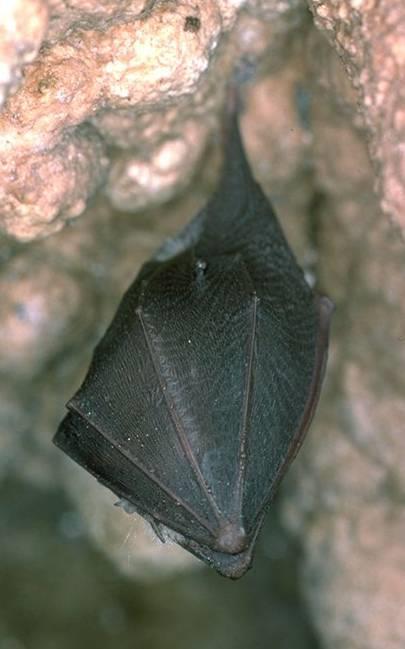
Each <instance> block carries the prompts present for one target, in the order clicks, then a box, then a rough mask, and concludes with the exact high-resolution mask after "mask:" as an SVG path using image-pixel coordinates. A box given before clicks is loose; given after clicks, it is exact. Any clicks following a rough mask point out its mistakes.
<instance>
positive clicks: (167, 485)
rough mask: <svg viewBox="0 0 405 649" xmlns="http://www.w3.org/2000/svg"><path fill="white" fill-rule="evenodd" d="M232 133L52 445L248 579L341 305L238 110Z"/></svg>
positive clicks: (135, 289)
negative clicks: (273, 189)
mask: <svg viewBox="0 0 405 649" xmlns="http://www.w3.org/2000/svg"><path fill="white" fill-rule="evenodd" d="M228 139H229V141H228V144H227V151H226V161H225V166H224V172H223V176H222V180H221V182H220V184H219V187H218V190H217V191H216V193H215V195H214V197H213V198H212V200H211V201H210V202H209V204H208V205H207V206H206V207H205V209H204V210H202V212H201V213H200V214H198V215H197V216H196V217H195V218H194V219H193V221H192V222H191V223H190V224H189V225H188V226H187V227H186V228H185V230H183V232H182V233H180V234H179V235H178V236H177V237H176V238H175V239H172V240H170V241H168V242H166V244H165V245H164V246H163V247H162V248H161V249H160V250H159V252H158V253H157V254H156V255H155V257H154V258H153V259H152V260H151V261H150V262H148V263H147V264H146V265H145V266H144V267H143V268H142V270H141V272H140V274H139V275H138V277H137V278H136V280H135V282H134V283H133V285H132V286H131V287H130V289H129V290H128V292H127V293H126V295H125V296H124V298H123V300H122V302H121V305H120V307H119V309H118V312H117V314H116V316H115V318H114V320H113V322H112V324H111V325H110V327H109V329H108V331H107V333H106V334H105V336H104V338H103V339H102V340H101V342H100V343H99V345H98V347H97V348H96V350H95V354H94V358H93V361H92V364H91V367H90V370H89V373H88V375H87V377H86V379H85V381H84V384H83V385H82V387H81V388H80V390H79V391H78V393H77V394H76V395H75V396H74V397H73V399H72V400H71V401H70V402H69V404H68V409H69V414H68V415H67V416H66V417H65V419H64V420H63V422H62V424H61V425H60V427H59V430H58V432H57V434H56V437H55V442H56V444H57V445H58V446H60V447H61V448H62V449H63V450H64V451H65V452H66V453H67V454H68V455H70V456H71V457H72V458H73V459H74V460H76V461H77V462H78V463H79V464H81V465H83V466H84V467H85V468H86V469H87V470H88V471H90V472H91V473H93V474H94V475H95V476H96V477H97V478H98V479H99V480H100V482H102V483H103V484H105V485H106V486H108V487H109V488H110V489H111V490H112V491H113V492H114V493H116V494H117V495H118V496H119V497H121V498H123V499H124V500H125V501H128V502H129V503H131V505H132V506H133V507H134V509H135V510H136V511H137V512H138V513H139V514H141V515H142V516H144V517H145V518H146V519H147V520H149V521H150V522H151V523H152V524H153V526H154V527H155V529H157V531H158V532H159V533H160V534H161V535H162V534H163V536H164V535H165V534H168V535H169V536H170V537H171V538H173V539H174V540H175V541H177V542H178V543H179V544H180V545H182V546H184V547H185V548H186V549H188V550H189V551H191V552H192V553H194V554H195V555H197V556H198V557H200V558H201V559H203V560H204V561H206V563H208V564H210V565H213V566H214V567H215V568H216V569H217V570H218V571H219V572H220V573H222V574H224V575H226V576H229V577H234V578H235V577H239V576H241V575H242V574H243V573H244V572H245V571H246V570H247V568H248V567H249V566H250V563H251V559H252V550H253V547H254V544H255V540H256V538H257V534H258V531H259V529H260V526H261V523H262V519H263V516H264V513H265V510H266V508H267V506H268V504H269V503H270V501H271V499H272V497H273V495H274V492H275V489H276V487H277V485H278V483H279V481H280V479H281V478H282V476H283V475H284V473H285V471H286V468H287V467H288V465H289V463H290V461H291V460H292V459H293V457H294V456H295V454H296V452H297V450H298V448H299V446H300V443H301V442H302V439H303V436H304V433H305V431H306V429H307V427H308V425H309V423H310V421H311V418H312V415H313V412H314V409H315V407H316V403H317V399H318V395H319V390H320V386H321V382H322V377H323V372H324V367H325V362H326V355H327V339H328V328H329V319H330V314H331V311H332V307H331V302H330V301H329V300H328V299H327V298H320V297H317V296H315V295H314V294H313V293H312V291H311V289H310V288H309V286H308V285H307V283H306V281H305V279H304V275H303V273H302V271H301V269H300V268H299V267H298V265H297V263H296V261H295V259H294V256H293V254H292V253H291V251H290V249H289V247H288V244H287V242H286V240H285V238H284V235H283V233H282V231H281V229H280V226H279V224H278V222H277V219H276V216H275V214H274V212H273V210H272V208H271V206H270V204H269V202H268V200H267V198H266V197H265V195H264V194H263V192H262V191H261V189H260V187H259V186H258V185H257V183H256V182H255V181H254V179H253V177H252V174H251V171H250V169H249V164H248V162H247V159H246V156H245V154H244V151H243V146H242V142H241V139H240V134H239V128H238V123H237V118H236V117H235V118H234V121H233V127H232V128H231V129H230V134H229V138H228Z"/></svg>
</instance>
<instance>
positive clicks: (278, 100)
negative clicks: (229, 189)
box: [0, 0, 405, 649]
mask: <svg viewBox="0 0 405 649" xmlns="http://www.w3.org/2000/svg"><path fill="white" fill-rule="evenodd" d="M144 5H145V3H144V2H143V1H142V2H141V1H139V2H130V1H129V0H128V1H126V2H124V3H123V2H119V3H118V2H114V1H113V0H109V1H108V0H106V1H103V2H97V1H96V0H87V1H83V0H81V1H80V2H79V1H76V2H70V3H69V4H68V3H64V2H62V1H59V0H52V1H50V2H48V3H39V2H38V3H35V2H30V1H29V0H26V1H25V2H22V0H21V1H20V2H19V3H17V2H14V3H8V7H9V8H8V9H4V8H3V7H2V9H1V11H2V12H3V14H2V15H3V16H4V15H5V14H4V12H5V11H8V12H9V13H10V12H11V11H14V12H15V14H16V15H17V13H18V11H19V12H21V11H22V8H23V9H24V10H26V11H27V12H28V13H27V21H26V23H24V25H23V27H19V26H18V25H19V23H18V21H17V20H15V21H14V22H13V21H11V20H7V21H6V20H3V22H2V21H1V20H0V25H1V27H0V29H3V32H4V34H6V32H5V31H4V29H6V30H8V31H7V34H6V36H3V32H1V33H0V43H1V45H0V93H3V94H2V96H3V98H4V97H5V95H6V93H8V99H7V101H6V102H5V103H4V105H3V107H2V109H1V112H0V223H1V224H2V227H3V230H4V231H5V232H6V234H4V235H0V294H1V302H0V479H5V478H6V477H7V476H9V475H12V474H18V475H23V479H25V480H26V481H27V482H29V483H30V484H31V483H35V484H39V485H41V486H42V487H46V488H50V486H51V485H54V484H55V483H58V484H63V485H64V486H65V488H66V490H67V491H68V492H69V493H70V494H71V497H72V499H73V500H74V501H75V502H76V503H77V506H78V508H79V509H80V510H81V511H82V515H83V518H84V521H85V523H86V525H87V527H88V529H89V532H90V534H91V535H92V536H93V537H94V538H95V539H96V540H97V543H98V544H99V545H100V547H103V548H104V550H105V552H106V553H107V554H108V555H109V556H111V557H112V558H113V560H114V561H115V562H116V563H117V564H118V565H119V566H120V567H121V569H122V570H123V571H124V572H126V573H127V574H133V575H137V576H138V577H139V576H140V575H141V571H140V570H139V566H140V565H141V564H142V561H143V558H145V565H147V563H146V562H147V561H148V560H149V559H151V562H150V564H149V566H150V574H154V575H156V557H155V556H154V557H152V558H151V556H150V545H151V543H150V538H149V537H148V536H147V535H146V536H144V535H143V532H142V533H141V532H139V533H137V534H136V536H133V535H132V536H131V530H132V529H133V527H134V522H133V518H132V517H130V516H127V515H125V514H124V513H122V512H120V511H118V510H117V509H116V508H113V507H110V505H109V504H108V505H107V504H106V501H105V496H104V492H103V494H102V493H101V492H102V490H101V488H100V489H97V485H96V484H94V485H93V486H94V489H93V488H91V489H90V488H88V487H87V482H86V480H87V478H86V477H83V483H82V482H80V481H79V480H81V478H78V473H77V469H76V468H75V467H73V466H72V465H71V463H70V462H69V461H68V460H65V459H64V458H62V457H61V456H60V454H59V453H58V452H57V451H56V450H54V449H53V448H52V447H51V445H50V439H51V436H52V434H53V432H54V430H55V427H56V425H57V423H58V421H59V419H60V418H61V416H62V414H63V404H64V403H65V401H66V400H67V399H68V398H69V397H70V396H71V394H72V393H73V391H74V390H75V389H76V388H77V386H78V385H79V384H80V381H81V378H82V376H83V374H84V372H85V371H86V368H87V365H88V361H89V358H90V354H91V350H92V347H93V346H94V344H95V343H96V341H97V340H98V339H99V337H100V336H101V334H102V332H103V331H104V329H105V327H106V326H107V325H108V323H109V321H110V319H111V317H112V315H113V313H114V310H115V308H116V306H117V304H118V301H119V299H120V296H121V295H122V293H123V291H124V290H125V288H126V287H127V286H128V284H129V283H130V282H131V281H132V279H133V277H134V276H135V274H136V272H137V271H138V269H139V267H140V265H141V264H142V263H143V261H145V260H146V259H147V258H148V257H149V256H150V255H151V254H152V252H153V251H154V250H155V249H156V248H157V246H158V245H159V244H160V242H161V241H162V239H163V238H165V236H168V235H169V234H172V233H174V232H176V231H177V230H178V229H179V228H180V227H181V226H182V225H183V224H184V223H186V222H187V221H188V220H189V219H190V218H191V216H192V215H193V214H194V213H195V211H196V210H197V209H198V207H200V206H201V205H202V204H203V203H204V201H205V200H206V198H207V196H208V195H209V194H210V192H211V191H212V188H213V187H214V184H215V179H216V177H217V174H218V169H219V164H220V153H219V149H220V146H219V144H220V142H219V140H220V138H219V137H212V136H211V135H210V134H211V133H215V132H217V131H216V130H215V129H216V128H217V127H216V125H217V124H218V122H219V116H218V115H219V111H220V106H221V105H222V103H223V98H224V93H225V84H226V81H227V79H228V78H229V75H230V72H231V69H232V63H233V61H235V60H237V59H238V58H240V57H244V58H248V59H251V60H253V61H255V62H256V63H257V70H256V74H257V78H256V81H255V82H254V84H253V86H252V87H251V88H250V90H249V92H248V93H247V98H246V103H247V108H246V114H245V115H244V116H243V119H242V126H243V131H244V138H245V141H246V147H247V149H248V153H249V156H250V159H251V162H252V165H253V167H254V170H255V174H256V176H257V178H258V180H259V181H260V182H261V184H262V185H263V187H264V189H265V190H266V192H267V193H268V195H269V196H271V197H272V201H273V203H274V204H275V206H276V208H277V211H278V213H279V215H280V219H281V221H282V225H283V227H284V229H285V231H286V232H287V235H288V238H289V240H290V242H291V244H292V246H293V248H294V250H295V251H296V253H297V255H298V257H299V260H300V262H301V263H302V264H303V265H304V266H305V267H306V268H307V270H308V274H309V275H312V277H317V280H318V285H319V288H320V290H321V291H323V292H326V293H327V294H328V295H330V297H332V298H333V299H334V301H335V302H336V304H337V311H336V314H335V318H334V328H333V333H332V345H331V359H330V367H329V372H328V377H327V382H326V385H325V391H324V395H323V398H322V401H321V405H320V408H319V412H318V414H317V417H316V420H315V422H314V425H313V427H312V429H311V432H310V433H309V436H308V439H307V442H306V443H305V445H304V447H303V449H302V452H301V454H300V455H299V457H298V459H297V461H296V463H295V464H294V466H293V468H292V470H291V472H290V477H289V478H288V483H287V485H286V487H285V488H284V490H283V497H282V510H283V519H284V521H285V524H286V526H288V528H289V529H290V530H291V531H292V532H293V533H294V534H296V536H297V538H298V539H300V541H301V543H302V546H303V556H302V560H301V565H302V585H303V592H304V594H305V597H306V599H307V601H308V603H309V605H310V610H311V614H312V617H313V620H314V623H315V624H316V626H317V629H318V632H319V635H320V638H321V641H322V644H323V646H324V647H326V648H327V649H381V647H384V649H403V647H404V646H405V635H404V628H403V625H401V620H402V619H403V618H404V615H405V612H404V610H403V608H402V609H401V606H403V602H405V572H404V565H405V550H404V544H403V538H404V532H405V529H404V527H405V522H404V494H405V478H404V476H405V471H404V460H403V458H404V435H403V427H404V426H403V422H404V416H405V406H404V403H405V399H404V394H405V383H404V378H403V377H404V376H405V304H404V299H403V296H404V289H403V287H404V281H405V246H404V241H403V236H401V229H402V235H403V232H404V227H405V223H404V220H403V219H404V214H405V199H404V191H405V180H404V170H403V168H404V158H403V155H404V151H405V138H404V119H403V113H404V105H405V104H404V100H403V92H404V91H403V87H405V85H404V83H403V77H404V74H405V61H404V51H405V36H404V33H403V31H402V32H401V30H403V25H404V20H405V9H404V8H403V5H402V3H400V2H399V1H396V2H391V3H388V0H387V2H380V3H377V2H371V1H366V0H363V2H361V1H356V2H355V1H354V0H352V1H351V2H349V0H346V1H343V0H342V1H340V0H336V2H333V3H326V2H325V3H321V2H317V1H315V0H313V1H312V2H311V3H310V7H311V11H312V14H313V16H314V17H315V24H314V22H313V19H312V17H311V14H310V13H309V12H308V11H306V7H305V5H304V4H303V3H300V2H298V1H297V2H275V1H273V0H272V1H270V0H250V1H246V2H245V3H243V2H241V1H238V0H234V1H233V2H232V1H231V0H221V1H218V2H214V0H209V1H207V2H205V3H204V5H203V4H202V3H201V5H200V6H198V5H196V4H195V3H191V2H185V1H180V2H171V1H170V2H169V1H164V0H160V1H156V2H155V3H153V2H152V3H147V7H146V11H145V12H144V13H142V10H143V9H144V8H145V6H144ZM242 5H243V7H242ZM240 9H243V11H241V12H240V13H238V12H239V10H240ZM31 10H32V14H31V13H30V11H31ZM0 15H1V14H0ZM20 15H21V13H20ZM31 15H32V16H34V17H33V18H32V20H31V19H30V20H28V16H31ZM13 20H14V19H13ZM23 28H24V30H25V31H24V34H23V35H21V34H22V32H21V30H22V29H23ZM46 30H47V31H46ZM325 35H326V38H325ZM328 41H329V43H328ZM23 42H26V43H28V45H27V48H26V49H24V47H22V46H19V45H18V44H19V43H20V44H21V43H23ZM41 43H42V47H41V48H40V45H41ZM10 44H11V45H10ZM6 45H7V47H6ZM331 45H332V47H331ZM27 57H28V58H27ZM5 70H6V72H5ZM18 84H19V86H18ZM196 171H198V174H196ZM186 186H187V187H188V190H187V191H185V187H186ZM373 187H376V188H377V190H378V193H374V191H373ZM97 188H98V190H99V192H98V194H97V196H96V198H95V199H93V200H92V201H90V202H88V201H89V197H90V196H91V195H92V194H94V192H95V191H96V189H97ZM180 189H182V190H183V191H182V192H180ZM169 199H170V201H169ZM109 201H110V202H109ZM168 201H169V202H168ZM111 203H112V204H113V205H114V206H115V209H114V207H112V206H111ZM86 206H87V207H86ZM381 206H382V207H383V209H384V211H385V213H387V214H389V216H390V219H387V218H385V217H384V216H383V215H382V214H381V212H380V207H381ZM117 208H118V209H119V210H120V211H118V209H117ZM146 208H148V210H147V211H146ZM135 211H136V212H137V214H133V213H132V212H135ZM80 214H82V217H80V218H76V217H78V216H79V215H80ZM72 219H75V220H74V221H72ZM64 226H65V227H64ZM62 228H63V229H62ZM58 230H60V231H59V232H57V231H58ZM55 232H57V234H53V236H51V237H48V238H44V236H45V235H48V234H51V233H55ZM25 242H30V243H25ZM82 484H83V486H82ZM83 491H86V493H88V497H86V498H83V497H82V496H81V494H82V493H83ZM99 493H100V495H98V494H99ZM109 509H110V513H108V512H109ZM128 534H129V537H128V538H130V539H131V543H132V540H134V545H131V555H132V554H134V555H135V553H136V555H137V558H136V560H135V559H134V561H131V562H128V548H127V545H128V544H125V543H124V545H123V541H124V539H125V538H126V536H127V535H128ZM156 547H157V546H156ZM135 548H136V549H135ZM159 552H160V556H161V559H159V561H162V562H163V561H165V558H164V557H165V556H166V560H167V564H163V563H162V564H161V565H162V574H163V573H165V574H167V572H168V571H169V570H170V569H171V567H172V568H173V570H174V571H177V570H178V569H179V566H180V562H182V561H183V560H182V558H181V556H180V555H176V556H175V555H174V554H172V555H171V556H170V555H168V554H167V553H165V549H164V547H163V549H162V548H160V549H159ZM179 552H180V551H179ZM168 556H169V558H168V559H167V557H168ZM148 557H149V558H148ZM186 561H187V562H188V557H187V559H186ZM182 565H185V564H184V563H183V564H182ZM163 566H164V567H163ZM144 576H145V573H143V574H142V577H144Z"/></svg>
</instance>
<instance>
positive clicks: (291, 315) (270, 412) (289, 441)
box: [243, 298, 329, 532]
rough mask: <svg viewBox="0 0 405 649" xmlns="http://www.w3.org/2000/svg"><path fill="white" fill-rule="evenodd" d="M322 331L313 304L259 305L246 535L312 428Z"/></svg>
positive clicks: (245, 497)
mask: <svg viewBox="0 0 405 649" xmlns="http://www.w3.org/2000/svg"><path fill="white" fill-rule="evenodd" d="M327 320H329V318H327ZM325 325H326V328H327V326H328V322H327V323H325V321H324V319H323V315H322V314H320V313H319V303H318V301H317V300H316V299H313V298H312V299H311V300H310V301H305V300H302V301H301V302H300V303H299V304H298V303H297V304H296V305H294V309H292V310H291V311H290V310H289V309H288V310H285V309H284V310H283V308H282V305H281V304H279V305H277V304H275V303H274V302H272V303H271V304H269V303H267V304H266V301H265V300H263V301H262V302H261V308H260V309H259V312H258V324H257V331H258V333H257V357H258V362H257V365H256V372H255V385H254V400H253V405H252V409H251V418H250V428H249V432H248V435H247V447H246V455H247V460H246V473H245V476H244V490H243V501H244V510H243V511H244V520H245V524H246V528H247V531H248V532H251V531H252V529H254V526H255V524H256V521H257V520H260V517H261V515H262V513H263V509H264V508H265V507H266V506H267V505H268V503H269V501H270V500H271V498H272V496H273V495H274V491H275V488H276V487H277V485H278V483H279V481H280V478H281V477H282V475H283V473H284V472H285V470H286V468H287V465H288V463H289V462H290V461H291V460H292V459H293V457H294V456H295V453H296V451H297V450H298V447H299V445H300V443H301V441H302V438H303V435H304V433H305V431H306V429H307V427H308V425H309V423H310V419H311V417H312V414H313V411H314V408H315V405H316V401H317V398H318V395H319V388H320V385H321V381H322V376H323V372H322V368H323V366H324V362H325V360H326V347H327V335H326V337H325Z"/></svg>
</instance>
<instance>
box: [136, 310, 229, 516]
mask: <svg viewBox="0 0 405 649" xmlns="http://www.w3.org/2000/svg"><path fill="white" fill-rule="evenodd" d="M137 315H138V318H139V320H140V323H141V326H142V331H143V334H144V336H145V340H146V344H147V346H148V350H149V354H150V357H151V359H152V363H153V367H154V369H155V373H156V376H157V379H158V381H159V385H160V389H161V390H162V394H163V397H164V400H165V403H166V406H167V409H168V411H169V415H170V418H171V420H172V422H173V426H174V429H175V431H176V433H177V437H178V439H179V441H180V444H181V447H182V449H183V451H184V453H185V456H186V458H187V459H188V461H189V463H190V465H191V467H192V469H193V472H194V475H195V477H196V479H197V482H198V484H199V485H200V487H201V489H202V491H203V493H204V495H205V497H206V498H207V500H208V502H209V503H210V505H211V507H212V509H213V512H214V514H215V517H216V518H217V520H218V522H219V520H220V515H221V514H220V510H219V507H218V505H217V503H216V502H215V500H214V498H213V497H212V495H211V493H210V491H209V489H208V487H207V484H206V482H205V479H204V476H203V474H202V472H201V469H200V467H199V465H198V463H197V460H196V458H195V456H194V452H193V450H192V448H191V446H190V442H189V440H188V439H187V435H186V433H185V430H184V427H183V425H182V423H181V420H180V418H179V416H178V414H177V411H176V407H175V404H174V402H173V399H172V397H171V396H170V393H169V390H168V389H167V385H166V384H165V381H164V379H163V377H162V375H161V372H160V371H159V360H158V355H157V353H156V350H155V348H154V346H153V342H152V339H151V336H150V333H149V331H148V326H147V323H146V321H145V318H144V316H143V314H142V310H141V309H138V310H137Z"/></svg>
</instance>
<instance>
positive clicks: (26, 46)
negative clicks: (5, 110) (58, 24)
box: [0, 0, 48, 106]
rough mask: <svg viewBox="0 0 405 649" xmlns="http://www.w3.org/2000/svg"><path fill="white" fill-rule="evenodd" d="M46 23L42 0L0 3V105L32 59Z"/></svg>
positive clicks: (17, 0) (45, 8)
mask: <svg viewBox="0 0 405 649" xmlns="http://www.w3.org/2000/svg"><path fill="white" fill-rule="evenodd" d="M47 27H48V5H47V3H46V2H45V1H44V0H7V2H2V3H1V5H0V106H1V105H2V104H3V102H4V100H5V98H6V96H7V94H8V93H9V92H12V91H14V90H15V89H16V88H17V85H18V83H19V81H20V79H21V72H22V68H23V66H24V65H25V64H26V63H29V62H30V61H33V60H34V59H35V57H36V56H37V54H38V50H39V47H40V45H41V43H42V40H43V38H44V36H45V34H46V30H47Z"/></svg>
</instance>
